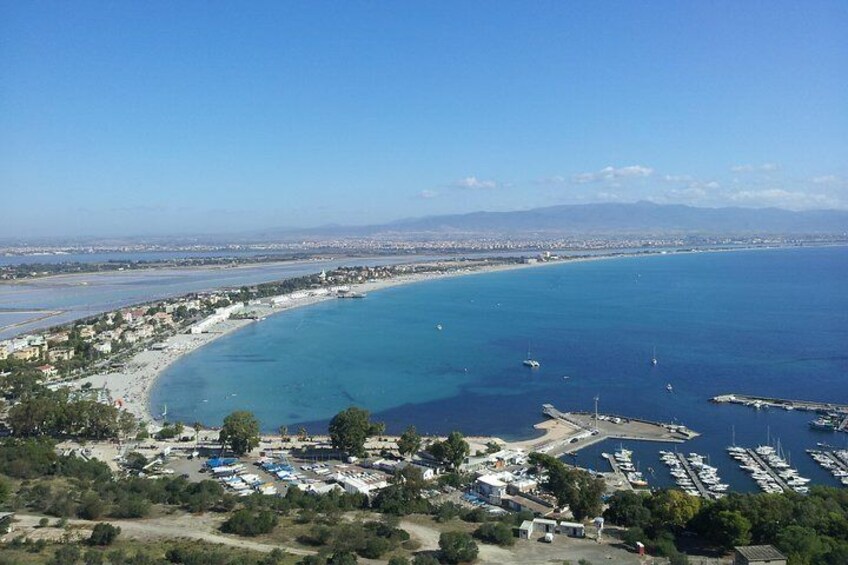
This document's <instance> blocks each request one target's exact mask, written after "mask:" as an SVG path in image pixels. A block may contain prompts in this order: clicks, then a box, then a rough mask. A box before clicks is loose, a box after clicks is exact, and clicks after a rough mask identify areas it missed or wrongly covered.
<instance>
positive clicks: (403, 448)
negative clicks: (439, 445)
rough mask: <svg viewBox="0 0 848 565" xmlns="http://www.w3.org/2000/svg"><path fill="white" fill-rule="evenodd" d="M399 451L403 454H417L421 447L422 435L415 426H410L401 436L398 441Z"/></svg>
mask: <svg viewBox="0 0 848 565" xmlns="http://www.w3.org/2000/svg"><path fill="white" fill-rule="evenodd" d="M397 446H398V451H399V452H400V454H401V455H404V456H409V455H415V454H416V453H417V452H418V450H419V449H421V435H420V434H419V433H418V430H416V429H415V426H409V427H408V428H406V431H404V432H403V434H402V435H401V436H400V438H399V439H398V442H397Z"/></svg>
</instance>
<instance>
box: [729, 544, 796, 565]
mask: <svg viewBox="0 0 848 565" xmlns="http://www.w3.org/2000/svg"><path fill="white" fill-rule="evenodd" d="M734 549H735V550H736V554H735V555H734V557H733V565H765V564H768V565H786V556H785V555H783V554H782V553H780V552H779V551H778V550H776V549H775V548H774V546H771V545H742V546H738V547H735V548H734Z"/></svg>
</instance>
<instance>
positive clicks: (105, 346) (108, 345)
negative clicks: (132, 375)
mask: <svg viewBox="0 0 848 565" xmlns="http://www.w3.org/2000/svg"><path fill="white" fill-rule="evenodd" d="M92 347H94V350H95V351H97V352H98V353H102V354H103V355H109V354H110V353H112V342H111V341H103V342H100V343H95V344H94V345H93V346H92Z"/></svg>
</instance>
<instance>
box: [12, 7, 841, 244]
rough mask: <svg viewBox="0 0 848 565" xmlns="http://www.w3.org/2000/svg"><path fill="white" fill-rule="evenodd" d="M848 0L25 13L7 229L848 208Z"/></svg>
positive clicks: (104, 232)
mask: <svg viewBox="0 0 848 565" xmlns="http://www.w3.org/2000/svg"><path fill="white" fill-rule="evenodd" d="M846 28H848V5H846V4H844V3H840V2H826V1H818V2H810V3H804V4H797V3H792V2H752V3H745V4H742V5H740V4H738V3H734V2H717V3H709V4H693V3H685V4H681V3H676V2H668V1H663V2H653V3H644V4H643V3H635V2H634V3H629V4H622V3H612V2H596V3H591V4H565V3H564V4H545V5H535V6H527V5H526V4H521V3H510V2H496V3H486V4H482V3H467V4H462V5H447V4H439V3H435V4H419V5H407V6H384V7H382V9H380V8H379V7H377V6H375V5H373V4H368V3H344V4H332V5H331V4H309V5H300V4H279V3H259V4H254V5H251V6H248V7H245V6H238V7H235V6H233V7H231V6H226V5H209V4H205V3H199V2H186V3H180V4H178V5H175V4H170V3H164V2H152V3H145V4H143V5H141V4H139V5H131V4H114V5H110V4H103V3H97V2H80V3H74V4H63V3H58V2H47V3H39V4H21V3H6V4H3V5H2V6H0V37H2V39H0V41H2V49H0V73H2V74H3V76H4V77H5V78H6V80H4V84H3V88H2V89H0V132H2V133H0V187H2V198H0V202H2V208H3V219H4V221H3V222H2V224H0V237H2V238H7V239H8V238H38V237H68V238H72V237H77V236H87V237H118V236H153V235H163V236H165V235H185V234H210V233H214V234H220V233H239V232H245V231H251V230H259V229H280V228H283V229H284V228H297V229H309V228H312V227H320V226H326V225H332V224H335V225H347V226H350V225H372V224H379V223H385V222H391V221H394V220H398V219H401V218H412V217H422V216H435V215H443V214H462V213H469V212H476V211H481V210H487V211H513V210H527V209H532V208H538V207H547V206H553V205H559V204H580V203H599V202H636V201H641V200H645V201H651V202H655V203H660V204H686V205H690V206H696V207H711V208H714V207H724V206H740V207H749V208H750V207H755V208H758V207H778V208H783V209H789V210H811V209H839V210H846V209H848V162H846V159H845V157H846V156H848V106H846V105H845V100H848V41H846V40H845V34H844V30H845V29H846Z"/></svg>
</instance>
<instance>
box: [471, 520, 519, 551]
mask: <svg viewBox="0 0 848 565" xmlns="http://www.w3.org/2000/svg"><path fill="white" fill-rule="evenodd" d="M474 537H476V538H477V539H479V540H481V541H483V542H485V543H493V544H497V545H500V546H502V547H508V546H511V545H515V536H513V535H512V528H510V527H509V526H507V525H506V524H504V523H503V522H486V523H485V524H482V525H481V526H480V527H479V528H477V530H476V531H475V532H474Z"/></svg>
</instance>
